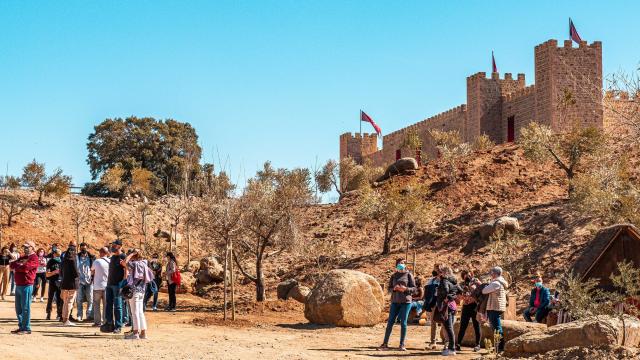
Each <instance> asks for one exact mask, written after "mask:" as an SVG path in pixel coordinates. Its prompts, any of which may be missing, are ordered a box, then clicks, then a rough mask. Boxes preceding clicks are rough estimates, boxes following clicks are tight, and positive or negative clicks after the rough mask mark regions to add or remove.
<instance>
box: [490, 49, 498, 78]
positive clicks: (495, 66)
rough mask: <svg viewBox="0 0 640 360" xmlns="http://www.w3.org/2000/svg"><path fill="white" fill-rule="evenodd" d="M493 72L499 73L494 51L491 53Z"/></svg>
mask: <svg viewBox="0 0 640 360" xmlns="http://www.w3.org/2000/svg"><path fill="white" fill-rule="evenodd" d="M491 71H492V72H494V73H497V72H498V66H497V65H496V58H495V57H494V56H493V50H492V51H491Z"/></svg>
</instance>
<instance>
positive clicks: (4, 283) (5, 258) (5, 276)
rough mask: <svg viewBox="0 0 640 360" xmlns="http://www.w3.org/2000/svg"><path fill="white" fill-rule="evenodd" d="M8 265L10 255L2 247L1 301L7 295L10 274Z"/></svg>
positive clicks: (5, 247) (0, 259)
mask: <svg viewBox="0 0 640 360" xmlns="http://www.w3.org/2000/svg"><path fill="white" fill-rule="evenodd" d="M9 263H11V253H10V252H9V248H8V247H7V246H3V247H2V250H0V298H1V299H2V300H4V296H5V295H7V288H8V287H9V277H10V275H9V274H10V273H11V269H10V268H9Z"/></svg>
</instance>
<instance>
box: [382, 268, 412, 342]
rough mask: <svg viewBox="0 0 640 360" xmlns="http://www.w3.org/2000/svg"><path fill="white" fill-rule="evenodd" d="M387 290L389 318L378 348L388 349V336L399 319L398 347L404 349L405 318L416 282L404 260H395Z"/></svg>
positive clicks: (407, 315) (407, 314)
mask: <svg viewBox="0 0 640 360" xmlns="http://www.w3.org/2000/svg"><path fill="white" fill-rule="evenodd" d="M388 290H389V292H390V293H391V305H390V307H389V320H388V321H387V328H386V330H385V333H384V342H383V343H382V345H380V347H379V348H378V350H387V349H389V337H390V336H391V330H392V329H393V324H394V323H395V322H396V319H399V320H400V347H399V349H400V350H401V351H406V350H407V349H406V347H405V338H406V336H407V318H408V317H409V311H410V310H411V301H412V299H413V294H414V293H415V292H416V283H415V280H414V278H413V275H412V274H411V273H410V272H409V271H408V270H407V267H406V264H405V260H404V259H397V260H396V272H395V273H393V275H391V279H389V286H388Z"/></svg>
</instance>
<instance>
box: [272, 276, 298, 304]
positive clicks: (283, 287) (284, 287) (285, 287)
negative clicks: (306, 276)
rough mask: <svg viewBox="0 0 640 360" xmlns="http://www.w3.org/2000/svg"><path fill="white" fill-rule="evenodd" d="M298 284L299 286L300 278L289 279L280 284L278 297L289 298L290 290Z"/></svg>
mask: <svg viewBox="0 0 640 360" xmlns="http://www.w3.org/2000/svg"><path fill="white" fill-rule="evenodd" d="M296 286H298V280H296V279H288V280H285V281H283V282H281V283H280V284H278V287H277V288H276V293H277V294H278V299H280V300H288V299H289V292H290V291H291V289H293V288H294V287H296Z"/></svg>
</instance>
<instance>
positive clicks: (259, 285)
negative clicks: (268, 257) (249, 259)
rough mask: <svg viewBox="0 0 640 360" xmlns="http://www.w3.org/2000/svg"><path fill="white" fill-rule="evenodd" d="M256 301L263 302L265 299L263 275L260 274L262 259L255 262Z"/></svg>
mask: <svg viewBox="0 0 640 360" xmlns="http://www.w3.org/2000/svg"><path fill="white" fill-rule="evenodd" d="M255 282H256V301H258V302H263V301H264V300H265V299H266V294H265V287H264V275H263V273H262V259H258V260H257V261H256V281H255Z"/></svg>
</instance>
